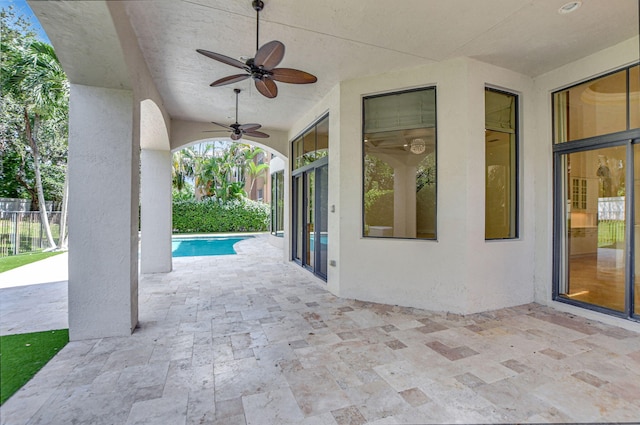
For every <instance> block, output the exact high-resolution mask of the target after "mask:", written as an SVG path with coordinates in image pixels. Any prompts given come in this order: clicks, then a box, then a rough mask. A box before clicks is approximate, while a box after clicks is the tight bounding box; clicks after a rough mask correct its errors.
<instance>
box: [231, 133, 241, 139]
mask: <svg viewBox="0 0 640 425" xmlns="http://www.w3.org/2000/svg"><path fill="white" fill-rule="evenodd" d="M240 139H242V133H240V134H238V133H235V132H234V133H231V140H240Z"/></svg>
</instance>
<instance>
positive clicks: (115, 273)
mask: <svg viewBox="0 0 640 425" xmlns="http://www.w3.org/2000/svg"><path fill="white" fill-rule="evenodd" d="M132 110H133V96H132V93H131V91H129V90H117V89H103V88H96V87H88V86H82V85H76V84H72V85H71V98H70V105H69V170H68V172H69V198H70V199H72V200H73V202H70V203H69V337H70V339H71V340H80V339H89V338H101V337H109V336H126V335H130V334H131V332H132V331H133V328H134V327H135V326H136V324H137V321H138V198H139V144H137V143H136V142H135V140H133V122H132V120H133V113H132Z"/></svg>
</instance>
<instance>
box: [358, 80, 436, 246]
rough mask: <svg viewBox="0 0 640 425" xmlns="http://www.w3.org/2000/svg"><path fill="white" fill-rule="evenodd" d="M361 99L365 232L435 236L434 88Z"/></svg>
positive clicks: (366, 234) (369, 233)
mask: <svg viewBox="0 0 640 425" xmlns="http://www.w3.org/2000/svg"><path fill="white" fill-rule="evenodd" d="M363 103H364V105H363V111H364V131H363V133H364V134H363V136H364V137H363V144H364V148H363V152H364V158H363V162H364V166H363V172H364V178H363V183H364V188H363V194H364V199H363V204H364V223H363V227H364V229H363V233H364V236H365V237H383V238H384V237H387V238H411V239H436V89H435V88H434V87H430V88H426V89H419V90H412V91H406V92H400V93H392V94H387V95H380V96H371V97H365V98H364V101H363Z"/></svg>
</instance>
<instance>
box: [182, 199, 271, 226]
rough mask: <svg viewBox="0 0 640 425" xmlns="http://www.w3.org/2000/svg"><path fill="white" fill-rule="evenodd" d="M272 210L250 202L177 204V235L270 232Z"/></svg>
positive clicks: (259, 203)
mask: <svg viewBox="0 0 640 425" xmlns="http://www.w3.org/2000/svg"><path fill="white" fill-rule="evenodd" d="M270 214H271V209H270V207H269V205H268V204H265V203H262V202H255V201H251V200H249V199H243V200H233V201H230V202H227V203H221V202H219V201H217V200H215V199H208V200H204V201H196V200H182V201H173V231H174V232H175V233H215V232H264V231H266V230H268V229H269V217H270Z"/></svg>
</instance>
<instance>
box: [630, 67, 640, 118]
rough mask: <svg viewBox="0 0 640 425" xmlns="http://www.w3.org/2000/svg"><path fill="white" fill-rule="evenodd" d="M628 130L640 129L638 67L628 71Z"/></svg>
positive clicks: (639, 73)
mask: <svg viewBox="0 0 640 425" xmlns="http://www.w3.org/2000/svg"><path fill="white" fill-rule="evenodd" d="M629 102H630V105H629V118H630V120H631V122H630V125H629V128H630V129H631V128H640V65H636V66H634V67H633V68H631V69H630V70H629Z"/></svg>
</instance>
